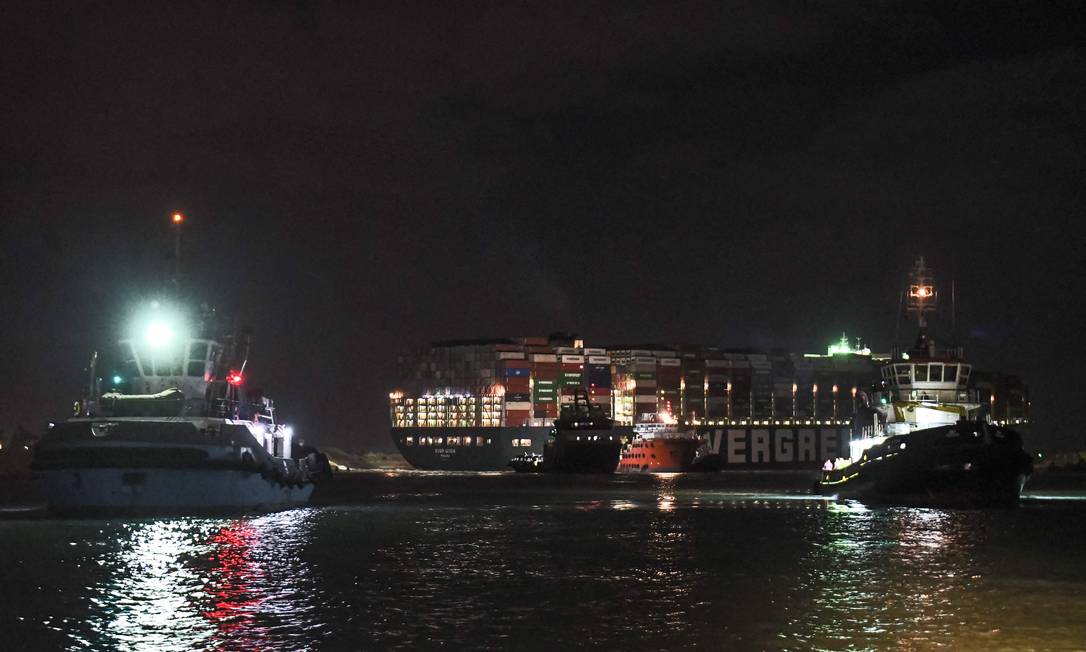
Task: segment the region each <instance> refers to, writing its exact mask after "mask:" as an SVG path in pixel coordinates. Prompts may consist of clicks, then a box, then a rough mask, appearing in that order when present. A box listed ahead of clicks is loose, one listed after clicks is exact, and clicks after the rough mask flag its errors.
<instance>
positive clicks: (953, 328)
mask: <svg viewBox="0 0 1086 652" xmlns="http://www.w3.org/2000/svg"><path fill="white" fill-rule="evenodd" d="M950 339H951V340H953V341H954V342H957V341H958V290H957V288H956V287H955V281H954V279H950Z"/></svg>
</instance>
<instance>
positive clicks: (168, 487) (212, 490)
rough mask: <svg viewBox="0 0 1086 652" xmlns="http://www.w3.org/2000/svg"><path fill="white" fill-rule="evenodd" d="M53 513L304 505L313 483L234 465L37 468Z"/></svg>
mask: <svg viewBox="0 0 1086 652" xmlns="http://www.w3.org/2000/svg"><path fill="white" fill-rule="evenodd" d="M37 476H38V477H39V478H40V479H41V481H42V486H43V489H44V491H45V494H46V500H47V502H48V505H49V509H50V511H52V512H54V513H58V514H75V515H107V514H133V515H139V514H190V513H193V514H196V513H200V514H202V513H230V512H238V511H271V510H278V509H284V508H288V507H294V506H298V505H302V504H304V503H305V502H306V501H308V500H309V497H310V495H311V494H312V493H313V484H312V483H306V484H303V485H302V486H300V487H299V486H296V485H284V484H281V483H279V482H276V481H275V480H274V479H272V480H269V479H265V478H264V477H263V476H262V475H261V474H260V473H258V472H254V471H244V470H234V469H163V468H153V467H147V468H80V469H52V470H48V471H39V472H38V473H37Z"/></svg>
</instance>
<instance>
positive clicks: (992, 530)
mask: <svg viewBox="0 0 1086 652" xmlns="http://www.w3.org/2000/svg"><path fill="white" fill-rule="evenodd" d="M375 477H376V476H375ZM379 482H380V483H379V484H375V488H374V490H373V492H372V494H370V496H369V497H368V499H366V500H362V501H360V502H359V503H357V504H353V505H345V506H341V507H328V508H323V509H306V510H295V511H290V512H282V513H277V514H271V515H267V516H261V517H255V518H242V519H163V520H133V521H116V522H106V521H46V522H32V521H28V522H21V523H20V522H0V550H4V551H6V552H7V560H8V563H7V564H6V565H4V566H0V572H3V573H4V574H3V575H2V576H0V579H2V580H3V583H4V585H5V586H14V587H18V590H17V591H14V592H11V591H9V592H8V594H7V595H0V630H3V631H5V632H9V633H10V635H11V637H13V638H11V640H14V641H15V643H16V644H15V645H14V646H11V647H12V649H20V648H53V649H57V648H64V647H67V648H71V649H90V648H95V649H100V648H114V649H133V650H138V649H147V650H152V649H153V650H169V649H214V648H224V649H254V650H256V649H260V650H276V649H278V650H297V649H309V648H313V649H317V648H322V649H342V648H345V647H346V648H353V649H427V648H433V647H446V648H450V649H484V648H485V649H490V648H495V647H498V648H518V649H561V648H565V647H572V646H593V645H596V646H603V647H607V648H627V649H638V650H640V649H679V648H686V647H691V646H695V645H696V646H700V647H708V648H710V649H812V648H818V649H845V648H847V649H888V648H893V649H907V650H908V649H930V648H949V649H991V648H1003V649H1018V648H1025V647H1033V648H1042V649H1060V648H1064V649H1075V648H1076V647H1078V648H1081V647H1082V642H1083V641H1086V624H1084V623H1083V621H1082V619H1081V613H1082V612H1083V611H1084V610H1086V568H1083V565H1082V563H1081V560H1080V551H1079V547H1078V544H1077V543H1075V542H1076V541H1077V540H1079V539H1081V538H1082V537H1086V510H1083V509H1082V507H1081V505H1080V504H1078V505H1076V504H1068V503H1059V504H1054V503H1051V502H1050V503H1048V504H1027V505H1026V506H1023V507H1021V508H1019V509H1016V510H993V511H941V510H918V509H900V508H878V509H868V508H866V507H864V506H862V505H860V504H858V503H845V502H834V501H828V500H825V499H823V498H818V497H811V496H806V495H803V494H799V493H771V492H764V491H756V490H750V491H743V490H735V489H728V488H725V487H715V486H703V485H694V486H691V484H690V480H689V479H688V478H684V477H683V476H656V477H651V478H639V479H637V480H636V481H630V480H629V479H622V480H621V481H615V482H599V481H597V482H596V484H594V485H590V486H588V487H581V486H578V485H577V484H576V483H574V482H572V481H562V482H558V481H553V480H544V481H542V482H538V481H536V480H525V479H523V478H507V477H502V478H490V477H487V478H484V479H482V480H481V481H480V480H477V479H474V478H472V477H467V478H461V476H453V477H450V478H447V479H443V480H441V483H439V485H438V486H437V487H434V486H431V485H432V484H433V481H432V478H427V477H425V476H423V477H421V478H420V476H417V475H405V476H398V477H393V478H383V477H382V478H380V481H379ZM477 482H486V483H490V484H482V485H480V484H476V483H477ZM457 483H464V484H463V485H462V486H461V485H458V484H457ZM527 483H535V484H527ZM458 487H459V489H458ZM480 487H482V489H480ZM16 594H17V595H18V596H19V597H18V598H16V597H15V595H16ZM13 616H14V617H13Z"/></svg>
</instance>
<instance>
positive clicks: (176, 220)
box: [173, 213, 185, 224]
mask: <svg viewBox="0 0 1086 652" xmlns="http://www.w3.org/2000/svg"><path fill="white" fill-rule="evenodd" d="M184 221H185V216H184V215H182V214H181V213H174V214H173V223H174V224H180V223H182V222H184Z"/></svg>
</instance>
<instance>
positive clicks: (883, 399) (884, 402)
mask: <svg viewBox="0 0 1086 652" xmlns="http://www.w3.org/2000/svg"><path fill="white" fill-rule="evenodd" d="M879 402H880V403H882V404H883V405H886V397H885V396H883V397H882V398H880V399H879Z"/></svg>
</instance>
